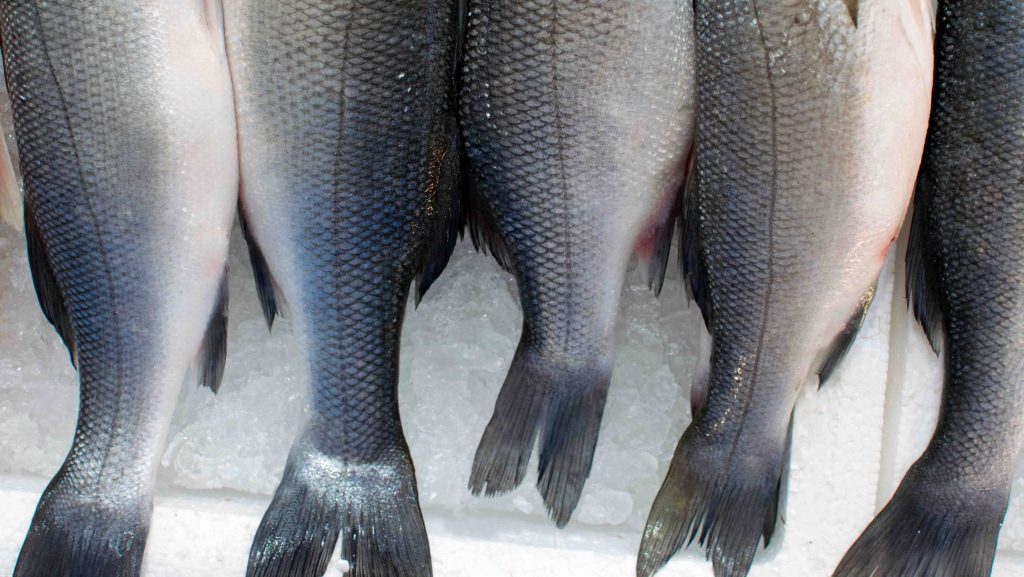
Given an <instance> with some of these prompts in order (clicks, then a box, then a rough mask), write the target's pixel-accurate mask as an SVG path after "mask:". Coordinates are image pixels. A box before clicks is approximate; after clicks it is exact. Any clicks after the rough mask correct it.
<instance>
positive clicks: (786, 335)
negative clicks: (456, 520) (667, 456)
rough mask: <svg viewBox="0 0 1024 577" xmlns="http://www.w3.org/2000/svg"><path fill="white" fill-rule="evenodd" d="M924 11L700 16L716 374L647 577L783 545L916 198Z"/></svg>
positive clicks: (683, 454)
mask: <svg viewBox="0 0 1024 577" xmlns="http://www.w3.org/2000/svg"><path fill="white" fill-rule="evenodd" d="M922 4H923V3H922V2H919V1H917V0H900V1H898V2H896V1H890V0H876V1H870V0H869V1H861V2H859V3H854V5H856V6H857V8H856V10H855V11H852V12H851V10H850V8H849V7H848V3H846V2H843V1H841V0H829V1H824V2H822V1H817V0H806V1H796V2H767V1H757V0H716V1H709V0H699V1H698V2H696V4H695V21H696V30H697V84H698V94H699V103H700V104H699V111H698V120H697V125H698V136H697V169H696V172H697V179H696V187H695V188H694V189H690V190H687V193H686V198H685V199H684V210H683V213H684V218H683V220H684V224H683V229H684V231H683V237H684V247H683V251H682V252H683V257H684V261H685V262H684V268H685V269H686V270H685V272H686V274H687V276H688V278H689V280H690V283H691V287H692V292H693V294H694V296H695V298H696V300H697V302H698V304H699V305H700V306H701V310H702V312H703V313H704V317H705V321H706V323H707V326H708V329H709V331H710V333H711V337H712V350H711V359H710V374H709V380H708V384H707V390H706V393H705V394H698V395H696V398H697V402H696V403H695V407H694V416H693V422H692V423H691V424H690V426H689V427H688V429H687V430H686V432H685V433H684V434H683V437H682V439H681V440H680V441H679V444H678V446H677V448H676V452H675V456H674V458H673V461H672V465H671V468H670V470H669V472H668V476H667V477H666V480H665V483H664V485H663V486H662V489H661V491H660V493H659V495H658V498H657V499H656V501H655V502H654V505H653V506H652V509H651V514H650V518H649V520H648V524H647V529H646V531H645V535H644V539H643V542H642V544H641V548H640V556H639V559H638V563H637V572H638V574H639V575H641V576H643V577H647V576H649V575H651V574H653V573H654V572H656V571H657V570H658V569H659V568H660V567H661V566H662V565H663V564H664V563H666V562H667V560H668V559H669V558H670V557H671V556H672V555H673V554H674V553H675V552H676V551H677V550H679V549H680V548H682V547H684V546H687V545H690V544H693V543H696V544H697V545H699V546H701V547H703V548H704V549H705V550H706V553H707V556H708V558H709V559H711V560H712V561H713V564H714V571H715V575H716V576H717V577H742V576H744V575H746V574H747V573H748V571H749V570H750V566H751V563H752V561H753V556H754V553H755V551H756V550H757V547H758V545H759V544H760V543H761V542H762V541H763V542H764V543H765V544H767V543H768V541H769V540H770V539H771V538H772V535H773V533H774V530H775V526H776V522H777V519H778V516H779V513H780V511H779V500H780V494H781V493H783V492H784V491H785V490H786V488H785V469H786V467H787V464H788V460H789V440H790V432H791V427H792V425H791V419H792V414H793V408H794V406H795V403H796V399H797V395H798V392H799V390H800V388H801V387H802V386H803V384H804V383H805V382H806V381H807V380H808V379H809V378H811V377H812V376H815V375H817V376H818V379H819V382H825V381H826V380H827V379H828V377H829V376H830V375H831V374H832V371H833V370H834V369H835V367H836V366H837V364H838V363H839V361H840V360H841V359H842V357H843V356H844V355H845V353H846V351H847V350H848V348H849V346H850V345H851V344H852V342H853V339H854V337H855V335H856V333H857V330H858V329H859V327H860V324H861V322H862V319H863V315H864V313H865V311H866V309H867V307H868V305H869V304H870V302H871V298H872V296H873V295H874V285H875V282H876V280H877V277H878V274H879V271H880V269H881V267H882V264H883V262H884V259H885V255H886V253H887V251H888V248H889V246H890V245H891V244H892V241H893V240H894V238H895V237H896V235H897V233H898V230H899V227H900V224H901V222H902V220H903V215H904V212H905V210H906V207H907V203H908V201H909V199H910V195H911V191H912V189H913V176H914V171H915V169H916V166H917V163H918V162H919V160H920V154H921V149H922V145H923V141H924V134H925V127H926V120H927V104H928V89H929V87H930V77H931V72H930V70H931V67H930V65H929V64H927V62H928V58H927V55H928V54H929V53H930V29H929V27H928V21H927V18H926V17H925V16H924V13H923V8H922ZM854 19H856V22H855V21H854ZM922 60H923V61H924V62H922ZM883 63H884V65H883ZM893 111H900V112H899V117H898V118H895V117H894V115H895V113H894V112H893ZM893 126H898V127H899V128H898V129H893V128H891V127H893Z"/></svg>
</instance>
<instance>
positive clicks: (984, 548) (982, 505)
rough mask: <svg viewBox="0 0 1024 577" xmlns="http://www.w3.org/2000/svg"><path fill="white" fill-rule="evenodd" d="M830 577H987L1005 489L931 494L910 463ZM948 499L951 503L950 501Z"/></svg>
mask: <svg viewBox="0 0 1024 577" xmlns="http://www.w3.org/2000/svg"><path fill="white" fill-rule="evenodd" d="M911 471H912V472H911V473H908V475H907V478H906V479H905V480H904V481H903V483H902V484H901V485H900V488H899V489H898V490H897V491H896V494H895V495H894V496H893V498H892V500H890V501H889V503H888V504H887V505H886V506H885V508H884V509H882V512H881V513H879V514H878V516H876V517H875V519H874V521H872V522H871V524H870V525H868V527H867V529H865V530H864V532H863V533H861V535H860V537H858V538H857V541H856V542H855V543H854V544H853V546H852V547H850V550H849V551H847V552H846V555H845V556H843V560H842V561H840V563H839V566H838V567H837V568H836V571H835V573H833V577H872V576H875V575H885V576H886V577H989V575H991V574H992V562H993V560H994V559H995V555H996V542H997V541H998V539H999V528H1000V526H1001V525H1002V522H1003V517H1004V516H1005V515H1006V507H1007V503H1008V500H1009V489H1008V488H1007V489H1004V490H999V491H995V492H984V491H982V492H973V493H972V494H966V493H964V492H963V490H962V489H961V490H960V491H958V492H957V494H955V495H947V496H946V497H940V496H936V495H935V494H934V493H933V492H930V491H929V490H928V489H927V487H925V485H924V484H922V483H918V482H916V481H915V478H914V477H915V475H914V473H913V469H912V470H911ZM951 504H955V505H953V506H951Z"/></svg>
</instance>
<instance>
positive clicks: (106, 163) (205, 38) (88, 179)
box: [0, 0, 237, 577]
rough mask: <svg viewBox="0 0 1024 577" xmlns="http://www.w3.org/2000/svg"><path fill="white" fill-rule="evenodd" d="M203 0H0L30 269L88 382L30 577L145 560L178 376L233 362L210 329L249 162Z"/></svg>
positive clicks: (127, 572)
mask: <svg viewBox="0 0 1024 577" xmlns="http://www.w3.org/2000/svg"><path fill="white" fill-rule="evenodd" d="M200 6H202V4H199V3H193V4H189V5H187V6H180V5H177V3H173V2H167V1H160V0H152V1H150V0H146V1H142V2H138V3H135V4H133V5H130V6H129V5H125V4H121V3H103V4H99V5H94V4H83V3H78V2H61V1H56V2H47V3H34V2H22V1H16V0H12V1H9V2H4V3H2V4H0V37H2V44H3V53H4V62H5V71H6V76H7V78H6V80H7V84H8V90H9V92H10V94H11V96H12V105H13V111H14V119H15V131H16V136H17V140H18V144H19V149H20V150H21V154H20V160H21V164H22V173H23V175H24V183H25V206H26V213H25V221H26V222H25V223H26V233H27V240H28V247H29V251H28V252H29V261H30V264H31V268H32V274H33V281H34V282H35V286H36V290H37V293H38V295H39V301H40V304H41V306H42V308H43V312H44V314H45V315H46V317H47V319H48V320H49V321H50V322H51V323H53V325H54V326H55V328H57V330H58V332H59V333H60V334H61V336H62V337H63V338H64V341H65V343H66V344H67V345H68V348H69V350H70V352H71V357H72V360H73V362H76V364H77V368H78V370H79V380H80V384H81V397H80V398H81V401H80V407H79V415H78V426H77V429H76V432H75V437H74V440H73V442H72V445H71V449H70V451H69V453H68V456H67V458H66V460H65V462H64V464H63V466H62V467H61V469H60V471H59V472H58V473H57V475H56V476H55V477H54V479H53V481H52V482H51V483H50V485H49V486H48V487H47V489H46V491H45V492H44V494H43V496H42V498H41V499H40V503H39V507H38V509H37V510H36V514H35V517H34V519H33V523H32V526H31V528H30V529H29V533H28V536H27V538H26V540H25V544H24V546H23V547H22V550H21V555H20V556H19V560H18V565H17V567H16V569H15V575H17V576H18V577H33V576H36V575H40V576H42V575H46V576H50V577H52V576H54V575H57V576H61V575H93V574H102V575H110V576H115V577H116V576H125V577H128V576H137V575H138V573H139V567H140V565H141V559H142V553H143V548H144V546H145V541H146V536H147V533H148V526H149V516H150V512H151V509H152V499H153V485H154V483H155V476H156V469H157V466H158V464H159V460H158V459H159V455H160V454H161V450H162V445H163V442H164V440H165V438H166V434H167V428H168V426H169V423H170V419H171V415H172V413H173V409H174V402H175V398H176V395H177V392H178V389H179V387H180V385H181V382H182V380H183V379H184V377H185V373H186V371H187V370H188V366H189V363H190V362H191V361H192V359H193V357H195V356H196V354H197V351H200V355H201V357H207V355H209V354H212V355H213V356H214V358H213V359H210V358H203V361H202V362H204V363H213V364H214V365H218V364H219V366H221V367H222V366H223V341H222V340H221V341H220V343H219V345H217V346H218V347H219V348H217V347H214V348H216V349H217V350H218V351H219V352H214V348H207V346H208V345H210V346H213V345H211V343H210V342H204V339H209V338H210V334H211V333H208V334H207V336H206V337H204V332H205V330H206V328H207V324H208V322H209V323H210V327H213V328H216V327H217V323H216V322H213V321H215V320H217V319H222V318H223V310H224V306H225V305H226V301H223V299H222V294H221V291H219V290H218V287H219V286H220V285H222V276H223V270H224V266H225V262H226V255H227V244H228V232H229V229H230V223H231V219H232V212H233V211H232V207H233V205H234V203H235V190H236V180H237V169H236V167H237V160H236V157H235V151H234V147H233V142H234V138H233V135H234V124H233V122H232V115H231V93H230V85H229V77H228V71H227V66H226V60H225V58H224V54H223V50H222V45H221V43H220V41H219V38H217V37H216V36H215V35H213V34H211V33H210V32H211V31H210V30H209V29H208V28H207V26H206V24H205V23H204V20H203V15H202V14H200V13H199V11H198V10H197V8H199V7H200ZM181 44H187V45H189V46H191V47H192V50H191V51H190V52H188V53H184V52H181V51H177V50H176V49H175V47H176V46H179V45H181ZM183 68H184V70H183ZM186 167H187V169H188V170H185V168H186ZM179 169H181V170H179ZM183 295H188V297H187V298H183ZM215 308H216V310H218V311H219V314H217V315H214V316H213V317H211V311H214V310H215ZM214 332H215V331H214ZM219 338H220V339H223V333H222V332H221V333H220V337H219ZM207 384H209V385H210V386H212V387H214V388H216V386H217V385H218V384H219V373H218V376H217V377H215V378H214V379H213V380H212V381H207Z"/></svg>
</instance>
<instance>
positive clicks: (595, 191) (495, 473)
mask: <svg viewBox="0 0 1024 577" xmlns="http://www.w3.org/2000/svg"><path fill="white" fill-rule="evenodd" d="M692 30H693V21H692V9H691V7H690V1H689V0H642V1H626V0H568V1H566V0H562V1H558V0H525V1H522V0H517V1H511V0H470V1H469V3H468V14H467V22H466V38H465V53H464V58H463V64H462V69H461V90H460V94H461V104H460V113H461V114H460V125H461V127H462V133H463V137H464V142H465V157H466V172H467V175H466V177H465V179H466V184H465V186H466V189H467V200H466V205H467V208H466V212H467V220H468V223H469V225H470V230H471V233H472V237H473V239H474V242H475V243H476V244H477V246H478V247H479V248H481V249H483V250H485V251H488V252H491V253H493V254H494V255H495V257H496V258H497V260H498V262H499V263H500V264H502V266H504V267H505V268H506V270H509V271H512V272H513V273H514V274H515V277H516V284H517V287H518V289H519V298H520V301H521V304H522V309H523V325H522V333H521V336H520V339H519V344H518V346H517V348H516V351H515V355H514V357H513V359H512V362H511V366H510V367H509V369H508V374H507V376H506V378H505V382H504V384H503V385H502V388H501V392H500V393H499V395H498V398H497V401H496V403H495V407H494V412H493V415H492V417H491V419H490V421H489V423H488V424H487V427H486V429H485V431H484V433H483V436H482V439H481V441H480V444H479V446H478V448H477V451H476V455H475V457H474V461H473V468H472V473H471V475H470V481H469V487H470V490H471V491H472V492H473V493H475V494H480V493H485V494H486V495H497V494H501V493H505V492H508V491H511V490H512V489H514V488H515V487H517V486H519V485H520V484H521V483H522V482H523V480H524V478H525V476H526V473H527V469H528V467H529V461H530V457H531V455H532V453H533V450H534V444H535V443H536V444H538V451H539V453H540V460H539V467H538V480H537V488H538V490H539V491H540V493H541V495H542V497H543V501H544V505H545V508H546V510H547V512H548V515H549V517H550V518H551V519H552V520H553V521H554V523H555V524H556V525H557V526H559V527H564V526H565V525H566V524H567V523H568V522H569V521H570V519H571V516H572V513H573V511H574V510H575V508H576V506H577V504H578V502H579V499H580V496H581V494H582V491H583V487H584V484H585V482H586V479H587V477H588V476H589V474H590V470H591V467H592V464H593V459H594V450H595V447H596V444H597V439H598V435H599V431H600V424H601V418H602V414H603V411H604V405H605V401H606V398H607V394H608V389H609V385H610V379H611V373H612V367H613V364H614V353H615V334H614V328H615V319H616V312H617V308H618V303H619V295H620V292H621V289H622V284H623V281H624V277H625V273H626V269H627V265H628V263H629V260H630V257H631V255H632V254H633V253H634V251H636V252H638V253H640V254H641V256H643V257H644V258H645V259H646V260H647V261H648V262H649V265H648V266H649V269H648V270H649V280H650V283H651V285H652V288H655V289H656V290H660V287H661V285H662V283H663V282H664V273H665V263H666V261H667V255H668V250H669V248H670V247H671V237H672V233H673V229H672V226H673V225H674V222H675V221H674V220H673V219H672V214H673V211H674V208H675V206H676V205H677V203H676V198H677V197H678V192H679V190H680V189H681V188H682V183H683V182H685V173H686V168H687V159H688V153H689V151H690V148H691V139H692V138H691V137H692V133H693V122H694V116H695V112H694V111H695V107H696V101H695V88H694V69H693V58H694V47H693V33H692ZM538 438H539V441H538Z"/></svg>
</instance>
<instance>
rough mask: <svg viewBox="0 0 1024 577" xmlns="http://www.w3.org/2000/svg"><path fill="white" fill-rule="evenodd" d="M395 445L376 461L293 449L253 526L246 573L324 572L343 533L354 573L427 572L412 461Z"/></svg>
mask: <svg viewBox="0 0 1024 577" xmlns="http://www.w3.org/2000/svg"><path fill="white" fill-rule="evenodd" d="M397 452H398V453H403V454H401V455H400V456H399V457H400V458H398V459H395V460H396V461H397V462H395V463H390V462H389V463H372V464H371V463H359V464H350V463H345V462H343V461H340V460H337V459H334V458H332V457H327V456H325V455H322V454H320V455H315V456H314V458H312V459H305V458H302V457H301V456H296V455H295V454H294V453H293V456H292V458H290V459H289V463H288V466H287V468H286V470H285V475H284V478H283V479H282V481H281V485H280V486H279V487H278V488H277V492H276V493H275V495H274V499H273V501H272V502H271V504H270V507H269V508H268V509H267V512H266V513H265V514H264V516H263V520H262V522H261V523H260V527H259V529H258V530H257V532H256V537H255V539H254V540H253V544H252V549H251V550H250V552H249V566H248V569H247V571H246V577H320V576H321V575H323V574H324V572H326V571H327V568H328V565H329V564H330V561H331V556H332V554H333V552H334V547H335V544H336V543H337V542H338V540H339V538H340V540H341V558H342V559H343V560H344V561H347V562H348V564H349V569H348V572H346V575H348V576H349V577H430V576H431V575H432V570H431V563H430V547H429V544H428V542H427V532H426V528H425V527H424V525H423V516H422V514H421V513H420V508H419V497H418V495H417V491H416V478H415V473H414V471H413V468H412V461H411V460H410V459H409V456H408V451H397ZM324 467H327V468H329V469H330V471H329V472H325V471H324Z"/></svg>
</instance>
